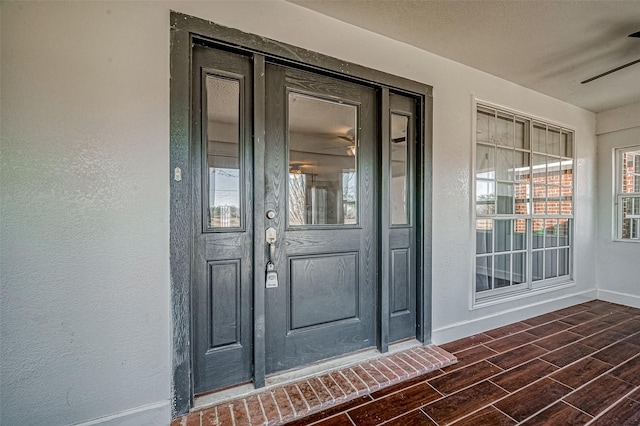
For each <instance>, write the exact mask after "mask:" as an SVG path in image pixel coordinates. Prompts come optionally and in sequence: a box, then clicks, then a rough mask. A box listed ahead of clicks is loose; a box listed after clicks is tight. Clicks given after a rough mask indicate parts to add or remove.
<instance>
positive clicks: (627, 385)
mask: <svg viewBox="0 0 640 426" xmlns="http://www.w3.org/2000/svg"><path fill="white" fill-rule="evenodd" d="M440 347H441V348H442V349H444V350H446V351H449V352H451V353H453V354H454V355H455V356H456V357H457V358H458V361H459V362H458V363H457V364H455V365H451V366H449V367H444V368H442V369H439V370H436V371H433V372H431V373H429V374H426V375H423V376H419V377H416V378H414V379H412V380H409V381H406V382H403V383H399V384H396V385H394V386H392V387H389V388H387V389H383V390H380V391H378V392H374V393H372V394H371V395H365V396H361V397H359V398H358V399H356V400H353V401H350V402H348V403H346V404H343V405H341V406H336V407H333V408H331V409H329V410H326V411H323V412H320V413H317V414H314V415H311V416H309V417H306V418H302V419H298V420H296V421H294V422H291V423H289V425H290V426H299V425H315V426H335V425H349V426H353V425H356V426H369V425H380V424H385V425H392V426H400V425H402V426H410V425H449V424H454V425H465V426H482V425H491V426H495V425H584V424H589V425H599V426H600V425H606V426H622V425H634V426H638V425H640V309H634V308H630V307H626V306H622V305H616V304H612V303H608V302H603V301H598V300H596V301H591V302H587V303H583V304H580V305H576V306H572V307H569V308H566V309H562V310H559V311H555V312H552V313H549V314H545V315H541V316H538V317H534V318H530V319H528V320H524V321H520V322H517V323H514V324H510V325H507V326H504V327H500V328H497V329H494V330H490V331H487V332H484V333H480V334H476V335H474V336H470V337H467V338H464V339H461V340H457V341H454V342H450V343H447V344H444V345H440Z"/></svg>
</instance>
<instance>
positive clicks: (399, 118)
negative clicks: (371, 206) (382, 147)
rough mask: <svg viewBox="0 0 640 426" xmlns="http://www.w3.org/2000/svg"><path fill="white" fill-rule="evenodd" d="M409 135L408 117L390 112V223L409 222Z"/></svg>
mask: <svg viewBox="0 0 640 426" xmlns="http://www.w3.org/2000/svg"><path fill="white" fill-rule="evenodd" d="M408 135H409V117H407V116H406V115H400V114H394V113H392V114H391V147H390V149H389V156H390V157H391V158H390V159H389V164H390V167H391V194H390V197H389V199H390V200H391V224H392V225H404V224H407V223H409V210H408V202H407V201H408V200H409V194H408V193H407V189H408V188H409V185H408V182H407V177H408V176H409V173H408V165H409V163H408V160H407V159H408V157H409V153H408V151H407V147H408V146H409V145H408V144H407V137H408Z"/></svg>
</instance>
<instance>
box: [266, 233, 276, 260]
mask: <svg viewBox="0 0 640 426" xmlns="http://www.w3.org/2000/svg"><path fill="white" fill-rule="evenodd" d="M265 240H266V241H267V244H269V263H271V264H275V260H276V241H277V240H278V233H277V231H276V228H274V227H273V226H270V227H268V228H267V230H266V231H265Z"/></svg>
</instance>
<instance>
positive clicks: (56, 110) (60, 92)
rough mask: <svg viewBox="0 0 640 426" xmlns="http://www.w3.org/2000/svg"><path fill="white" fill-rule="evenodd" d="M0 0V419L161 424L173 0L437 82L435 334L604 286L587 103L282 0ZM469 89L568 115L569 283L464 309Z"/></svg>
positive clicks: (446, 335)
mask: <svg viewBox="0 0 640 426" xmlns="http://www.w3.org/2000/svg"><path fill="white" fill-rule="evenodd" d="M0 7H1V26H0V28H1V37H0V40H1V45H0V48H1V62H2V70H1V76H0V79H1V80H0V82H1V113H2V118H1V120H2V121H1V126H2V127H1V132H2V134H1V136H2V140H1V143H2V145H1V150H2V151H1V154H2V155H1V166H2V171H1V173H2V174H1V188H2V192H1V197H2V198H1V199H0V214H1V222H0V232H1V236H0V237H1V239H0V271H1V281H2V288H1V310H0V332H1V334H0V337H1V345H2V347H1V351H2V352H1V354H0V355H1V357H2V358H1V359H2V363H1V364H2V365H1V367H0V369H1V370H0V371H1V376H0V383H1V384H0V386H1V394H0V423H2V424H23V423H28V424H46V425H57V424H69V423H78V422H83V421H88V420H90V419H95V418H100V417H102V416H112V415H115V416H116V417H115V419H116V420H113V419H112V421H114V422H116V423H118V421H119V420H118V419H121V420H122V419H129V421H132V422H133V423H131V424H144V423H143V422H144V421H146V422H148V423H149V424H156V423H159V424H162V423H163V420H158V419H166V422H168V412H169V411H168V410H169V398H170V380H171V379H170V378H171V367H170V353H171V338H170V323H169V318H170V315H169V314H170V301H169V288H170V284H169V255H168V240H169V225H168V216H169V203H168V199H169V193H168V182H169V181H168V179H169V173H168V171H169V161H168V160H169V154H168V146H169V115H168V111H169V83H170V82H169V11H170V9H173V10H177V11H180V12H183V13H188V14H191V15H195V16H198V17H200V18H205V19H209V20H212V21H214V22H217V23H219V24H222V25H226V26H230V27H235V28H238V29H240V30H243V31H246V32H252V33H256V34H260V35H263V36H266V37H270V38H273V39H277V40H280V41H284V42H287V43H290V44H294V45H297V46H300V47H303V48H307V49H310V50H314V51H318V52H320V53H324V54H327V55H331V56H334V57H337V58H341V59H344V60H347V61H350V62H354V63H358V64H361V65H364V66H367V67H371V68H376V69H379V70H382V71H386V72H388V73H392V74H397V75H400V76H403V77H406V78H410V79H414V80H417V81H420V82H423V83H426V84H430V85H432V86H434V128H433V136H434V149H433V154H434V178H433V187H434V198H433V253H434V254H433V299H434V309H433V328H434V340H435V341H436V342H442V341H446V340H451V339H453V338H456V337H461V336H463V335H465V334H470V333H473V332H477V331H481V330H484V329H487V328H491V327H494V326H497V325H501V324H505V323H508V322H511V321H514V320H518V319H522V318H525V317H527V316H531V315H535V314H539V313H543V312H546V311H550V310H553V309H557V308H559V307H562V306H567V305H568V304H571V303H574V302H575V301H577V300H580V298H581V297H592V296H594V295H595V276H596V273H595V264H596V257H595V251H594V250H595V249H594V244H593V241H594V240H595V211H596V204H595V203H596V197H595V193H596V191H595V189H596V181H595V177H596V173H595V167H596V164H595V158H596V137H595V115H594V114H592V113H590V112H587V111H585V110H582V109H580V108H577V107H573V106H571V105H568V104H566V103H563V102H560V101H558V100H555V99H552V98H550V97H548V96H544V95H541V94H539V93H535V92H532V91H530V90H528V89H525V88H523V87H520V86H517V85H515V84H511V83H509V82H506V81H504V80H501V79H499V78H497V77H493V76H491V75H488V74H485V73H483V72H480V71H477V70H474V69H471V68H468V67H466V66H462V65H460V64H457V63H454V62H452V61H449V60H446V59H443V58H441V57H438V56H435V55H432V54H429V53H426V52H423V51H420V50H418V49H416V48H413V47H411V46H407V45H404V44H401V43H398V42H395V41H393V40H390V39H387V38H384V37H381V36H378V35H375V34H372V33H369V32H367V31H364V30H361V29H358V28H355V27H352V26H349V25H346V24H344V23H341V22H338V21H336V20H333V19H330V18H327V17H323V16H321V15H318V14H316V13H314V12H311V11H308V10H306V9H303V8H300V7H298V6H295V5H292V4H289V3H285V2H280V1H277V2H265V1H258V2H238V1H235V2H234V1H231V2H194V3H192V2H175V3H164V2H104V3H103V2H84V3H82V2H72V3H66V2H43V3H33V2H24V3H18V2H2V3H1V6H0ZM472 95H475V96H478V97H480V98H482V99H485V100H488V101H493V102H496V103H499V104H502V105H504V106H507V107H509V108H514V109H517V110H521V111H523V112H526V113H528V114H532V115H537V116H540V117H543V118H547V119H550V120H553V121H556V122H560V123H562V124H563V125H565V126H568V127H570V128H573V129H575V131H576V140H577V147H576V151H577V155H578V158H577V168H576V173H577V182H578V187H577V189H576V203H575V204H576V215H577V218H576V241H575V247H576V257H575V262H576V267H575V277H576V285H575V286H572V287H569V288H564V289H562V290H558V291H554V292H549V293H544V294H537V295H535V296H530V297H526V298H524V299H520V300H515V301H511V302H505V303H500V304H497V305H493V306H490V307H486V308H483V309H476V310H470V302H469V300H470V291H471V289H472V281H473V280H472V277H471V267H472V258H473V250H474V247H473V246H472V245H471V244H470V242H469V239H470V237H471V217H470V200H469V193H470V185H469V184H470V176H469V167H470V163H471V161H470V159H471V149H472V148H471V120H472V109H471V105H472ZM127 410H133V411H127ZM120 412H124V414H125V415H127V414H130V416H128V417H126V416H123V417H118V413H120ZM145 416H146V417H145ZM132 419H135V420H132ZM145 419H146V420H145ZM122 421H124V420H122Z"/></svg>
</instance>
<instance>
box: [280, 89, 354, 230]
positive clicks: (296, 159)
mask: <svg viewBox="0 0 640 426" xmlns="http://www.w3.org/2000/svg"><path fill="white" fill-rule="evenodd" d="M288 101H289V102H288V108H289V114H288V117H289V129H288V130H289V132H288V141H289V174H288V176H289V185H288V187H289V191H288V193H289V200H288V204H289V214H288V218H289V225H292V226H299V225H336V224H345V225H353V224H356V223H357V221H358V173H357V162H356V154H357V141H358V134H357V129H358V123H357V119H358V108H357V107H356V106H354V105H348V104H345V103H338V102H333V101H328V100H324V99H320V98H315V97H312V96H308V95H302V94H299V93H295V92H290V93H289V97H288Z"/></svg>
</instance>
